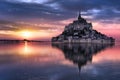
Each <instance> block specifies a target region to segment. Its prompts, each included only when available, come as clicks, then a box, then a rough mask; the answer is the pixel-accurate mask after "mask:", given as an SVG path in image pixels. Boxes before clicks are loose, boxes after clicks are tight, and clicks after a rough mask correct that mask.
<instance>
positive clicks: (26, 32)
mask: <svg viewBox="0 0 120 80" xmlns="http://www.w3.org/2000/svg"><path fill="white" fill-rule="evenodd" d="M21 36H22V37H23V38H30V37H31V36H32V33H31V32H30V31H22V32H21Z"/></svg>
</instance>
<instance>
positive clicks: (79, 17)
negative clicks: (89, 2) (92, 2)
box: [78, 11, 82, 20]
mask: <svg viewBox="0 0 120 80" xmlns="http://www.w3.org/2000/svg"><path fill="white" fill-rule="evenodd" d="M81 18H82V17H81V11H79V16H78V20H81Z"/></svg>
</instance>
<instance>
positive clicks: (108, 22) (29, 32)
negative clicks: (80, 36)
mask: <svg viewBox="0 0 120 80" xmlns="http://www.w3.org/2000/svg"><path fill="white" fill-rule="evenodd" d="M78 11H81V14H82V17H83V18H85V19H87V21H88V22H92V24H93V28H94V29H96V30H98V31H99V32H102V33H104V34H106V35H108V36H112V37H114V38H116V39H117V40H120V39H119V37H120V22H119V21H120V0H0V39H33V40H50V39H51V37H53V36H56V35H59V34H60V33H61V32H62V31H63V29H64V27H65V25H67V24H69V23H71V22H72V21H73V20H76V19H77V16H78Z"/></svg>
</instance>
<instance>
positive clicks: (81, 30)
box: [51, 13, 115, 43]
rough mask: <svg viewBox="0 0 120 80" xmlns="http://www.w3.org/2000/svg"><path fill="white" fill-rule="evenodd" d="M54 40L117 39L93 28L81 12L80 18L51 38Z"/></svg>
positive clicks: (107, 41)
mask: <svg viewBox="0 0 120 80" xmlns="http://www.w3.org/2000/svg"><path fill="white" fill-rule="evenodd" d="M51 41H52V42H63V43H76V42H80V43H114V42H115V39H114V38H112V37H108V36H106V35H105V34H102V33H100V32H98V31H97V30H94V29H93V26H92V23H89V22H87V21H86V20H85V19H84V18H82V17H81V13H79V16H78V19H77V20H75V21H73V22H72V23H70V24H69V25H67V26H65V28H64V31H63V32H62V33H61V34H60V35H58V36H56V37H53V38H52V39H51Z"/></svg>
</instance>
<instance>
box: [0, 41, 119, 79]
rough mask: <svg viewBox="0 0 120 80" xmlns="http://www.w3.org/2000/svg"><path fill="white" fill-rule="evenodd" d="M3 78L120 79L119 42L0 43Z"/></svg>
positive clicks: (1, 74)
mask: <svg viewBox="0 0 120 80" xmlns="http://www.w3.org/2000/svg"><path fill="white" fill-rule="evenodd" d="M0 80H120V45H119V44H118V43H117V44H116V45H107V44H104V45H103V44H51V43H27V42H25V43H16V44H15V43H14V44H10V43H8V44H3V43H0Z"/></svg>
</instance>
